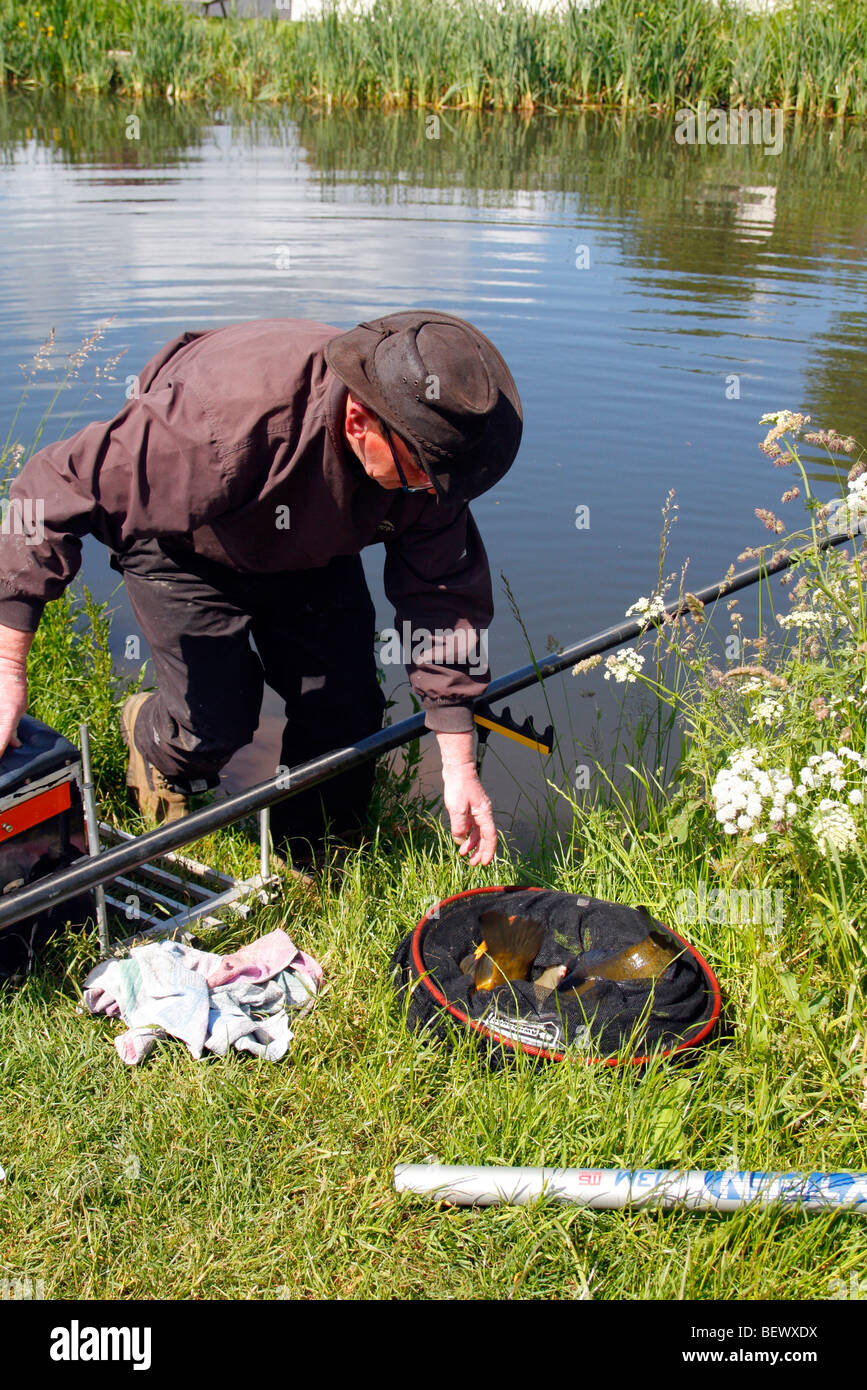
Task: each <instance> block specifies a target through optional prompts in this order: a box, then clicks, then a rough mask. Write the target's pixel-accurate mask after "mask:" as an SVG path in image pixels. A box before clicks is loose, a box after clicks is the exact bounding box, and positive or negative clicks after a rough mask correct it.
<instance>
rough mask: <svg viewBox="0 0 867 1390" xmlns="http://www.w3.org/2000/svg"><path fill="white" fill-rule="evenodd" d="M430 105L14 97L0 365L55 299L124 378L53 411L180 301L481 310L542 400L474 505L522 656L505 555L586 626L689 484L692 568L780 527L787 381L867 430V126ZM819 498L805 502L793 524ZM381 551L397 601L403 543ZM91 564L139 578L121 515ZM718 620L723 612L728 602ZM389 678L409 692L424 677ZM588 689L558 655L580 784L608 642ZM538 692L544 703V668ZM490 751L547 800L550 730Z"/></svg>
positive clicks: (550, 623)
mask: <svg viewBox="0 0 867 1390" xmlns="http://www.w3.org/2000/svg"><path fill="white" fill-rule="evenodd" d="M133 115H134V116H136V118H137V122H138V124H137V126H136V125H135V124H134V123H133V124H131V123H130V117H131V116H133ZM428 115H429V113H424V112H401V113H394V114H383V113H380V112H365V113H357V114H333V115H330V116H326V115H321V114H317V113H315V112H313V111H311V110H309V109H307V108H299V109H297V110H292V111H285V110H283V109H282V108H272V107H267V106H256V107H255V108H253V109H252V110H251V109H250V108H242V107H239V106H231V105H225V104H224V105H221V106H220V107H219V108H215V109H213V110H211V111H210V112H208V111H206V110H205V109H204V108H188V107H178V106H174V107H172V106H169V105H167V104H156V105H155V104H147V103H144V104H141V105H138V106H136V107H135V108H133V107H132V106H131V105H129V104H125V103H122V102H120V103H118V102H112V101H92V100H81V101H76V100H70V99H69V98H68V97H61V98H48V97H44V96H38V97H37V96H16V97H14V98H13V97H10V96H8V95H6V96H4V97H2V98H0V232H2V238H3V245H4V251H5V254H4V257H3V262H2V272H0V309H2V316H3V324H4V333H3V337H2V343H0V359H2V370H0V392H2V403H3V407H4V411H5V414H6V418H7V420H11V418H12V414H13V412H14V409H15V407H16V405H17V403H18V399H19V395H20V390H21V385H22V381H23V378H22V376H21V373H20V370H19V368H18V364H19V363H20V362H22V361H25V360H26V359H28V358H29V357H30V356H31V355H32V353H33V351H34V350H35V348H36V347H37V346H38V345H39V343H40V342H41V341H42V340H43V339H44V338H45V336H46V334H47V333H48V330H49V329H50V328H51V327H52V326H54V327H55V328H56V330H57V336H58V340H59V341H60V342H61V343H63V344H64V346H65V347H66V348H72V347H73V346H75V345H76V343H77V342H79V341H80V340H81V339H82V338H83V337H85V336H86V335H87V334H88V333H89V332H91V331H92V329H93V327H94V325H95V324H96V323H97V322H100V321H103V320H106V319H109V318H110V317H111V316H113V317H111V322H110V323H109V325H108V328H107V332H106V337H105V339H104V342H105V346H106V351H107V352H111V353H118V352H121V351H124V357H123V358H122V360H121V363H120V365H119V366H118V368H117V369H116V372H115V380H114V381H113V382H112V381H100V382H97V383H95V385H94V389H93V391H92V394H91V395H90V396H89V397H88V398H87V399H82V396H83V392H78V393H76V391H70V392H65V393H63V394H62V395H61V398H60V400H59V401H58V403H57V406H56V408H55V410H54V412H53V414H52V418H51V421H50V423H49V425H48V428H47V431H46V434H45V435H44V440H45V441H46V442H47V441H48V440H49V439H53V438H56V437H58V436H59V434H60V433H61V432H62V433H66V434H68V433H71V432H73V431H74V430H75V429H77V428H80V426H81V425H82V424H84V423H85V422H86V421H87V420H89V419H93V418H110V416H111V415H113V414H114V413H115V412H116V411H117V410H118V409H119V408H120V406H121V404H122V401H123V389H124V380H125V376H126V374H127V373H134V372H135V371H136V370H137V369H138V368H139V367H140V366H141V365H143V363H144V362H145V361H146V360H147V358H148V357H150V356H151V355H152V354H153V352H155V351H156V350H157V348H159V347H160V346H161V345H162V343H163V342H165V341H166V340H167V339H168V338H170V337H172V336H173V335H174V334H176V333H177V332H179V331H181V330H182V329H184V328H202V327H210V326H217V325H219V324H222V323H230V322H233V321H235V320H238V319H247V318H256V317H267V316H271V315H287V316H298V317H309V318H315V319H320V320H323V321H325V322H328V323H334V324H336V325H338V326H341V327H343V326H346V327H348V326H350V325H351V324H353V323H355V322H357V321H358V320H359V319H361V318H363V317H365V316H369V315H372V314H376V313H382V312H385V311H387V310H389V309H400V308H407V307H412V306H426V307H432V308H445V309H448V310H450V311H452V312H455V313H459V314H463V315H465V316H466V317H467V318H469V319H471V320H473V321H474V322H476V323H477V324H478V325H479V327H480V328H482V329H483V331H484V332H486V333H488V334H489V335H490V336H491V337H492V338H493V339H494V341H495V342H496V343H497V345H498V346H499V347H500V349H501V350H502V352H503V353H504V355H505V357H506V358H507V360H508V361H509V363H510V365H511V367H512V370H513V372H514V375H515V378H516V380H517V382H518V386H519V389H520V391H521V396H522V400H523V403H524V411H525V433H524V444H523V446H522V450H521V454H520V456H519V459H518V462H517V463H516V465H515V467H514V468H513V469H512V471H511V473H510V474H509V475H508V476H507V478H506V479H505V480H504V481H503V483H502V484H501V485H500V486H499V487H498V488H497V489H495V490H494V492H492V493H490V494H488V495H487V496H485V497H483V498H481V499H479V501H478V502H476V503H475V504H474V512H475V514H476V517H477V519H478V521H479V525H480V528H481V530H482V533H483V535H484V538H485V544H486V547H487V549H488V553H489V556H490V559H491V568H492V572H493V574H494V576H495V591H496V592H497V594H498V616H497V619H496V621H495V625H494V628H493V630H492V633H491V642H490V650H491V659H492V664H493V668H494V671H495V673H496V674H501V673H503V672H504V671H507V670H509V669H511V668H513V667H515V666H519V665H523V664H524V663H525V662H526V660H527V651H526V647H525V645H524V639H523V637H522V635H521V631H520V628H519V626H518V624H517V623H516V622H515V620H514V618H513V617H512V615H511V614H510V612H509V608H508V604H507V603H506V601H505V598H504V596H503V593H502V589H501V585H500V581H499V579H498V578H497V576H498V575H499V574H500V573H501V572H502V573H503V574H504V575H505V576H506V577H507V578H508V580H509V582H510V583H511V585H512V588H513V589H514V592H515V595H516V598H517V601H518V604H519V606H520V611H521V615H522V618H523V621H524V623H525V625H526V628H527V631H528V633H529V634H530V638H531V640H532V642H533V644H534V647H535V648H536V650H537V651H539V652H542V651H544V650H545V648H546V646H547V645H550V644H551V643H552V642H553V643H563V644H565V643H568V642H572V641H574V640H577V639H578V638H579V637H582V636H585V635H587V634H589V633H591V632H594V631H596V630H599V629H602V628H604V627H607V626H608V625H609V624H610V623H612V622H615V621H618V620H619V619H620V617H621V616H622V614H623V613H624V611H625V609H626V608H627V607H628V606H629V604H630V603H631V602H632V601H633V600H634V599H635V597H636V596H637V595H638V594H642V593H643V594H647V593H650V592H651V590H652V589H653V587H654V585H655V583H656V581H657V576H658V572H659V562H658V549H659V531H660V524H661V521H660V509H661V507H662V505H663V503H664V500H665V497H666V494H667V492H668V490H669V489H670V488H674V489H675V490H676V495H677V501H678V503H679V512H678V523H677V526H676V527H675V530H674V533H673V536H672V546H671V550H670V554H669V557H668V559H667V561H666V566H665V573H666V574H667V573H672V572H674V571H675V570H676V569H677V570H679V568H680V566H681V564H682V563H683V561H684V560H685V559H686V558H687V557H690V561H691V563H690V568H689V571H688V574H689V579H688V587H693V588H699V587H701V586H702V585H703V584H706V583H710V582H712V581H713V580H715V579H717V578H719V577H721V576H722V574H723V573H724V571H725V570H726V568H727V567H728V565H729V563H730V562H731V561H732V560H733V559H734V558H735V557H736V556H737V554H738V553H739V552H740V551H742V550H743V549H744V548H745V547H746V546H748V545H757V544H763V543H765V542H766V541H767V540H768V534H767V532H766V531H765V530H764V528H763V526H762V525H761V523H760V522H759V521H757V519H756V517H755V515H754V509H755V508H756V507H767V508H770V509H772V510H774V509H777V510H780V507H779V500H780V495H781V493H782V492H783V490H784V489H785V488H786V487H789V486H791V483H792V479H791V478H790V477H789V475H788V474H784V473H780V472H776V471H775V470H774V469H773V468H772V467H771V465H770V462H769V461H768V460H767V459H766V458H765V457H764V455H762V454H761V453H759V451H758V449H757V444H758V441H759V439H760V438H761V437H762V436H763V433H764V431H763V430H762V429H761V428H760V427H759V426H758V424H757V421H758V417H759V416H760V415H761V414H762V413H763V412H765V411H768V410H775V409H779V408H781V407H791V408H793V409H802V410H805V411H806V412H807V413H809V414H811V415H812V417H813V420H814V422H815V423H816V424H817V425H821V426H834V427H835V428H837V429H838V430H840V431H841V432H842V433H844V434H853V435H855V436H856V438H858V439H860V440H863V441H865V442H867V392H865V389H864V388H865V376H867V374H865V366H864V361H865V359H864V343H865V329H867V303H865V283H867V282H865V273H864V254H865V241H867V197H865V180H867V176H865V169H867V163H865V145H867V129H865V128H864V127H863V126H861V125H857V124H854V123H848V124H847V123H842V122H839V123H833V124H830V123H828V124H825V125H823V126H817V125H815V124H808V123H799V124H792V125H789V126H788V127H787V129H786V138H785V140H784V142H783V148H782V153H781V154H780V155H779V156H778V157H774V156H772V155H769V154H765V153H764V152H763V151H762V150H761V149H760V148H756V147H752V148H751V147H746V148H738V147H733V146H705V147H690V146H681V145H678V144H676V142H675V141H674V138H673V121H671V120H669V119H656V118H652V117H644V118H632V119H624V118H623V117H621V116H602V115H599V114H597V113H584V114H581V115H571V116H561V117H556V118H546V117H536V118H535V119H533V120H532V121H525V120H522V119H521V118H520V117H511V116H493V115H478V114H473V115H466V114H461V113H457V112H446V113H443V114H442V116H441V119H440V125H439V129H438V132H436V133H437V135H438V138H435V139H432V138H429V137H430V134H431V130H432V127H431V124H430V122H429V120H428V119H427V116H428ZM131 132H132V133H133V134H135V133H136V132H137V137H138V138H132V137H131ZM50 394H51V386H50V383H49V382H48V380H47V379H44V378H41V377H40V378H36V379H35V380H34V383H33V387H32V389H31V392H30V394H29V396H28V399H27V400H26V401H25V404H24V406H23V408H22V410H21V413H20V415H19V417H18V420H17V422H16V426H15V436H14V437H18V438H22V439H27V438H29V436H30V433H31V432H32V431H33V429H34V428H36V426H37V423H38V421H39V418H40V415H41V412H42V411H43V410H44V408H45V406H46V404H47V403H48V400H49V398H50ZM4 434H5V431H4ZM809 472H810V476H811V478H812V479H813V480H814V481H815V483H816V487H817V490H818V491H819V493H820V495H821V496H827V495H830V492H831V491H832V490H833V488H834V486H835V470H834V469H833V468H832V467H831V466H830V464H829V461H828V459H827V457H826V456H824V457H823V456H820V454H819V453H818V452H815V451H814V452H813V453H812V454H810V455H809ZM798 506H800V504H799V503H795V504H788V510H786V509H785V508H784V509H783V515H784V516H785V517H786V518H787V519H788V520H789V522H790V524H791V525H793V526H794V525H797V524H800V522H801V518H802V516H803V513H801V512H795V511H793V508H795V507H798ZM579 507H585V508H587V509H588V511H587V513H586V514H585V515H586V516H587V517H588V518H589V525H588V526H586V527H578V526H576V516H577V512H576V509H577V508H579ZM365 564H366V568H367V572H368V575H369V577H370V582H371V587H372V591H373V593H374V597H375V599H376V602H377V606H378V613H379V622H380V627H386V626H389V625H390V623H391V621H392V615H391V612H390V610H389V607H388V605H387V604H386V602H385V599H384V596H383V593H382V585H381V568H382V564H381V552H379V553H378V552H377V550H376V549H375V548H374V549H371V550H369V551H368V552H366V555H365ZM85 576H86V578H87V579H88V582H90V583H91V584H92V585H93V586H94V587H95V588H96V589H97V591H98V592H100V593H101V594H107V593H109V592H111V591H112V589H113V588H114V583H115V579H116V576H115V575H114V574H113V573H112V572H111V571H110V570H109V569H108V567H107V565H106V564H105V558H104V554H103V552H102V551H101V549H100V547H99V546H98V545H96V544H95V543H89V544H88V545H87V546H86V550H85ZM779 594H780V601H782V600H783V598H784V591H783V590H780V591H779ZM113 602H114V603H115V604H116V605H117V610H118V612H117V619H116V650H117V652H118V656H119V658H121V657H122V653H123V650H124V646H125V641H124V639H125V635H127V634H128V633H129V632H130V631H132V630H134V624H133V621H132V618H131V615H130V612H129V609H128V606H127V605H126V603H125V599H124V595H123V592H122V590H121V591H120V592H118V593H116V594H115V597H114V600H113ZM743 607H744V609H745V612H746V613H747V617H748V621H747V624H745V627H746V628H747V630H749V614H750V599H749V598H746V599H745V600H744V602H743ZM724 619H725V622H724V621H723V620H724ZM719 622H720V624H721V627H722V632H723V635H724V631H725V627H726V623H727V619H726V618H725V610H724V609H723V610H722V612H721V613H720V615H719ZM388 677H389V688H390V689H391V688H396V698H397V705H396V706H395V709H394V710H393V714H394V716H395V717H402V715H404V714H405V713H408V712H409V703H408V699H407V694H406V687H405V684H402V683H401V681H402V678H401V676H400V674H399V673H395V672H394V671H393V670H389V672H388ZM580 688H581V689H591V690H592V691H593V692H594V693H593V695H592V696H589V697H588V696H585V697H583V698H582V696H581V695H580V694H579V693H578V689H579V681H576V680H572V679H571V678H570V677H568V676H567V677H564V678H562V679H558V680H555V681H554V682H551V684H550V689H549V698H550V699H551V702H552V707H553V712H554V716H555V720H556V723H557V727H558V730H559V732H560V734H561V740H562V743H563V744H565V745H566V746H565V749H564V750H563V753H562V756H563V765H562V766H558V767H557V771H556V774H555V773H553V772H551V771H550V767H551V766H553V764H552V765H549V766H548V769H546V771H547V772H548V775H549V776H551V777H552V778H553V779H554V780H557V781H559V782H560V783H562V782H563V781H564V780H567V779H568V776H569V775H571V773H572V771H573V770H574V762H575V755H574V753H573V752H572V751H571V733H570V730H572V731H574V733H575V735H576V736H578V737H579V738H580V739H581V740H582V741H584V742H586V741H587V740H588V739H589V738H590V737H591V734H594V732H597V731H598V733H597V736H598V738H599V740H600V746H601V748H602V749H603V750H609V751H610V750H611V749H612V748H613V743H612V739H611V731H612V729H613V727H614V726H615V723H616V713H615V704H614V697H613V694H612V692H611V691H610V690H609V687H608V685H607V684H606V683H605V682H603V681H602V680H601V679H600V678H599V672H598V671H597V672H595V673H592V674H591V675H590V676H588V677H584V678H581V682H580ZM621 689H622V688H621ZM633 698H635V696H634V695H633V694H632V693H630V699H633ZM512 708H513V712H514V713H516V714H518V715H519V717H523V715H524V714H525V713H528V712H533V713H534V714H535V715H537V716H538V717H539V719H540V721H541V722H542V723H544V722H546V718H545V709H544V702H543V700H542V698H541V695H540V693H539V692H534V693H532V694H530V695H528V696H527V697H520V698H519V699H518V700H514V699H513V701H512ZM597 714H598V717H597ZM278 715H279V709H278V706H277V703H276V701H275V700H274V699H273V698H270V697H269V701H268V702H267V703H266V707H265V711H264V715H263V723H262V727H261V728H260V733H259V735H258V736H257V741H256V744H255V745H254V746H253V748H252V749H249V750H245V752H244V753H242V754H240V755H239V756H238V757H237V758H236V759H235V760H233V763H232V765H231V767H230V769H229V780H228V784H229V785H232V786H237V785H239V784H240V783H241V782H242V781H243V780H244V779H249V780H254V779H258V778H259V777H260V776H264V775H266V774H268V775H270V773H271V771H272V770H273V766H274V764H275V762H276V753H275V750H276V748H277V746H278V744H279V739H278V738H277V737H276V735H277V732H278V730H279V719H278ZM497 758H500V759H501V762H500V763H497ZM623 758H624V753H623V750H622V749H621V750H620V753H619V759H620V761H623ZM434 766H435V759H431V758H429V759H428V762H427V763H426V767H428V768H433V767H434ZM486 777H487V780H488V781H489V783H490V787H491V790H492V794H493V795H494V796H495V800H496V801H497V804H498V806H499V808H500V810H501V812H502V813H503V815H504V817H505V819H506V820H508V817H509V815H511V814H512V813H513V812H517V814H518V815H519V817H523V816H527V815H529V814H530V812H529V804H528V800H527V793H528V790H529V793H530V795H531V797H533V798H537V797H540V796H543V795H545V793H546V789H545V785H544V778H543V776H541V775H540V767H539V762H538V759H537V758H536V757H535V756H534V755H532V754H526V755H525V754H524V753H523V752H521V751H520V750H517V749H515V748H514V747H513V746H512V745H511V744H510V745H508V747H504V745H503V742H502V741H500V743H499V745H498V746H497V747H496V749H495V738H494V736H492V740H491V748H490V751H489V753H488V765H487V771H486Z"/></svg>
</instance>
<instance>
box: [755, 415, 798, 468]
mask: <svg viewBox="0 0 867 1390" xmlns="http://www.w3.org/2000/svg"><path fill="white" fill-rule="evenodd" d="M809 423H810V416H809V415H796V414H794V413H793V412H792V411H791V410H773V411H770V412H769V414H767V415H763V416H762V418H761V419H760V420H759V424H760V425H770V426H771V428H770V429H769V430H768V433H767V434H766V435H765V438H764V439H763V440H762V442H761V444H760V445H759V448H760V449H761V451H762V453H763V454H767V456H768V458H771V459H773V460H774V466H775V467H776V468H785V467H786V465H787V464H788V463H789V461H790V460H789V458H788V457H787V456H786V455H784V454H783V451H782V449H781V448H780V446H779V444H778V443H777V440H778V439H781V438H782V436H783V435H784V434H791V435H793V436H794V437H797V436H798V435H799V434H800V432H801V430H802V429H803V428H804V426H805V425H808V424H809Z"/></svg>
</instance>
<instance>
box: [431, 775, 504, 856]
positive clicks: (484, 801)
mask: <svg viewBox="0 0 867 1390" xmlns="http://www.w3.org/2000/svg"><path fill="white" fill-rule="evenodd" d="M443 801H444V803H445V808H446V810H447V811H448V813H449V820H450V822H451V828H452V837H453V838H454V839H455V840H457V841H458V842H459V844H460V853H461V854H463V855H469V859H468V863H470V864H473V865H476V864H490V862H491V860H492V859H493V857H494V855H495V853H496V851H497V827H496V826H495V825H494V813H493V807H492V806H491V801H490V797H489V796H488V794H487V792H486V791H485V789H484V787H483V786H482V784H481V782H480V781H479V777H478V773H477V772H476V768H475V763H472V762H468V763H459V764H458V765H456V766H455V765H451V766H449V765H444V766H443Z"/></svg>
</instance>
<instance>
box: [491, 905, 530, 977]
mask: <svg viewBox="0 0 867 1390" xmlns="http://www.w3.org/2000/svg"><path fill="white" fill-rule="evenodd" d="M481 922H482V926H483V927H484V929H485V941H486V943H487V953H488V955H490V956H497V955H499V954H500V953H501V952H504V951H508V952H509V954H510V955H518V956H520V957H521V959H522V960H526V962H527V968H528V969H529V967H530V966H531V965H532V963H533V961H534V960H535V959H536V957H537V955H538V954H539V952H540V951H541V949H542V942H543V941H544V939H545V928H544V926H543V924H542V923H541V922H534V921H533V919H532V917H518V916H514V917H508V916H506V914H505V913H504V912H494V911H490V912H483V913H482V917H481Z"/></svg>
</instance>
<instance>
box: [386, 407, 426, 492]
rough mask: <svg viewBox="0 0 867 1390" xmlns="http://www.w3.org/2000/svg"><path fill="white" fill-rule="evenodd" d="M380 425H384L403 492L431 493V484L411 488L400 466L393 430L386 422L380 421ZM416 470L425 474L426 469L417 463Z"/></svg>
mask: <svg viewBox="0 0 867 1390" xmlns="http://www.w3.org/2000/svg"><path fill="white" fill-rule="evenodd" d="M379 423H380V424H381V425H382V428H383V432H384V434H385V437H386V439H387V440H388V447H389V449H390V450H391V457H392V458H393V459H394V466H395V468H396V469H397V476H398V477H399V478H400V485H401V487H402V489H403V491H404V492H430V490H431V486H432V484H431V483H422V484H421V485H420V486H419V487H410V485H409V483H408V482H407V481H406V474H405V473H404V471H403V469H402V468H401V466H400V459H399V458H398V456H397V450H396V449H395V447H394V440H393V439H392V437H391V430H390V429H389V428H388V425H387V424H386V423H385V421H384V420H380V422H379ZM416 468H418V470H419V472H420V473H423V472H424V469H423V468H422V467H421V466H420V465H419V464H417V463H416Z"/></svg>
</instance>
